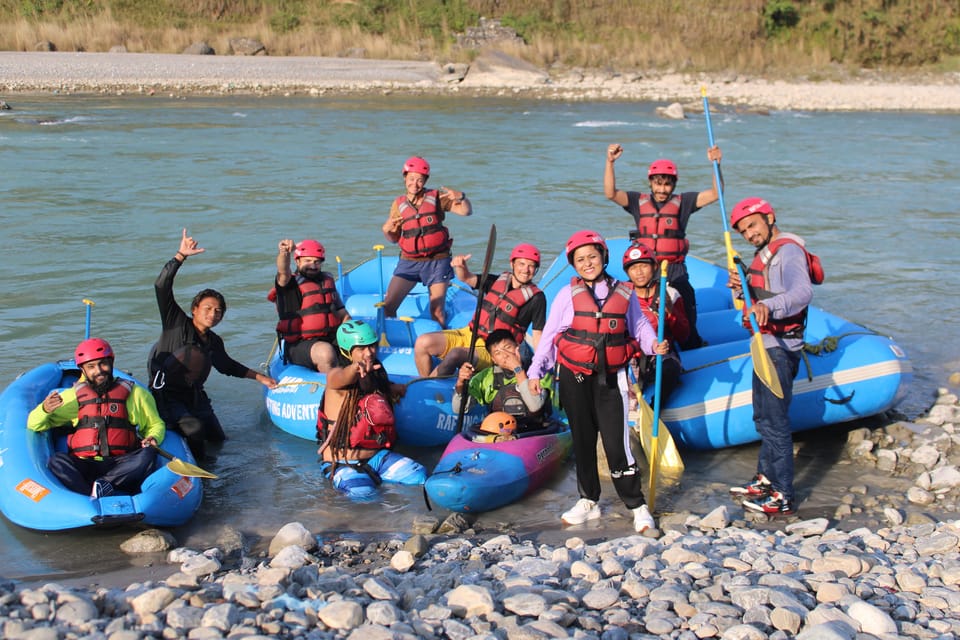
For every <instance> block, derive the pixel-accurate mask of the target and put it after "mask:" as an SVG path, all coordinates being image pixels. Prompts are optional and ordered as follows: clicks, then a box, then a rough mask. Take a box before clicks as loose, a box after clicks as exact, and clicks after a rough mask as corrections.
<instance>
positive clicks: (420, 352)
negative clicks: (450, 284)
mask: <svg viewBox="0 0 960 640" xmlns="http://www.w3.org/2000/svg"><path fill="white" fill-rule="evenodd" d="M469 259H470V256H469V255H460V256H455V257H454V258H453V260H452V262H451V264H452V265H453V269H454V271H455V272H456V274H457V278H459V279H460V281H461V282H463V283H465V284H468V285H470V286H471V287H473V288H474V289H476V290H477V291H479V292H480V294H479V295H483V301H482V302H481V306H480V318H479V322H478V323H477V325H478V326H477V342H476V344H475V346H474V362H473V364H474V365H475V366H476V368H477V371H480V370H481V369H486V368H487V367H489V366H490V365H492V364H493V360H492V359H491V358H490V352H489V351H488V350H487V348H486V346H485V344H484V339H485V338H486V337H487V336H488V334H489V333H490V332H491V331H494V330H496V329H506V330H508V331H510V332H511V333H512V334H513V337H514V341H515V342H518V343H523V340H524V336H525V335H526V332H527V328H528V327H531V328H532V335H531V338H532V341H533V348H534V349H536V348H537V345H538V344H539V343H540V333H541V331H543V325H544V324H546V322H547V298H546V296H545V295H544V294H543V292H542V291H541V290H540V288H539V287H537V285H535V284H533V277H534V276H535V275H536V274H537V270H538V269H539V268H540V250H539V249H537V248H536V247H535V246H533V245H532V244H526V243H521V244H518V245H517V246H515V247H514V248H513V251H511V252H510V271H504V272H503V273H501V274H498V275H495V274H492V273H487V274H475V273H471V272H470V269H469V268H467V260H469ZM472 335H473V321H471V322H470V324H468V325H467V326H465V327H462V328H460V329H447V330H445V331H434V332H432V333H425V334H423V335H421V336H419V337H418V338H417V342H416V344H415V346H414V349H413V357H414V361H415V363H416V365H417V373H419V374H420V375H421V376H428V375H432V376H448V375H452V374H453V373H454V372H455V371H456V370H457V368H458V367H459V366H460V365H461V364H463V362H464V361H466V359H467V354H468V352H469V349H470V338H471V336H472ZM435 357H436V358H440V364H438V365H437V367H436V368H434V367H433V358H435Z"/></svg>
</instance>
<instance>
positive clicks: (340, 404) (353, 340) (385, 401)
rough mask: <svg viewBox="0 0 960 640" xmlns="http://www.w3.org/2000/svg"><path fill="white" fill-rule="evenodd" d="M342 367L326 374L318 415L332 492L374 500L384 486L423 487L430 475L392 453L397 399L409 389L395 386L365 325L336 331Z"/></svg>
mask: <svg viewBox="0 0 960 640" xmlns="http://www.w3.org/2000/svg"><path fill="white" fill-rule="evenodd" d="M337 344H338V345H339V347H340V353H341V355H342V356H343V357H342V358H341V363H340V366H338V367H334V368H333V369H331V370H330V371H328V372H327V385H326V390H325V391H324V394H323V397H322V398H321V399H320V410H319V412H318V415H317V443H318V444H319V445H320V448H319V450H318V451H317V453H318V454H319V455H320V456H321V458H322V462H321V464H322V470H323V473H324V475H325V476H326V477H329V478H332V479H333V486H334V487H336V488H337V489H339V490H340V491H343V492H344V493H346V494H347V495H348V496H350V497H351V498H358V499H364V498H369V497H371V496H373V495H374V494H375V492H376V487H377V485H379V484H380V483H381V482H395V483H398V484H423V483H424V482H425V481H426V479H427V470H426V469H425V468H424V466H423V465H421V464H420V463H419V462H415V461H414V460H411V459H410V458H407V457H405V456H402V455H400V454H399V453H395V452H393V451H392V450H391V449H392V447H393V445H394V444H395V443H396V440H397V431H396V427H395V425H394V412H393V403H394V399H395V398H398V397H400V396H402V395H403V393H404V391H405V387H404V386H403V385H399V384H393V383H391V382H390V379H389V378H388V376H387V372H386V370H384V368H383V365H382V364H381V363H380V361H379V360H378V359H377V334H376V331H375V330H374V329H373V327H371V326H370V325H368V324H366V323H365V322H363V321H361V320H349V321H347V322H344V323H343V324H341V325H340V327H339V328H338V329H337Z"/></svg>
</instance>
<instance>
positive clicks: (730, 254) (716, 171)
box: [700, 87, 743, 309]
mask: <svg viewBox="0 0 960 640" xmlns="http://www.w3.org/2000/svg"><path fill="white" fill-rule="evenodd" d="M700 95H701V96H703V115H704V118H705V119H706V121H707V139H708V140H709V141H710V146H711V147H714V146H716V143H715V142H714V140H713V125H712V124H711V123H710V102H709V101H708V100H707V88H706V87H700ZM713 179H714V180H715V181H716V183H717V193H718V194H719V196H720V219H721V220H722V221H723V244H724V245H725V246H726V248H727V270H728V271H733V259H734V257H735V256H736V255H737V252H736V251H734V250H733V241H732V240H731V239H730V225H729V224H728V223H727V209H726V207H725V206H724V204H723V180H722V179H721V178H720V163H719V162H717V161H716V160H714V161H713ZM730 295H732V296H733V306H734V307H735V308H737V309H743V300H741V299H740V298H738V297H737V295H736V294H735V293H733V292H732V291H731V293H730Z"/></svg>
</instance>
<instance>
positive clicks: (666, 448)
mask: <svg viewBox="0 0 960 640" xmlns="http://www.w3.org/2000/svg"><path fill="white" fill-rule="evenodd" d="M637 403H638V407H637V408H638V409H639V410H640V420H639V425H638V427H639V428H638V429H637V434H638V435H639V436H640V444H641V446H643V452H644V453H645V454H646V456H647V463H649V465H650V466H651V467H652V466H653V454H654V451H656V454H657V459H658V460H659V461H660V465H661V466H663V467H664V469H665V470H666V471H668V472H669V473H671V475H679V474H681V473H683V469H684V467H683V459H682V458H681V457H680V451H678V450H677V445H676V443H675V442H674V441H673V436H672V435H671V434H670V430H669V429H667V425H665V424H663V421H662V420H661V421H660V425H659V429H658V430H657V440H658V442H657V449H654V448H653V409H652V408H651V407H650V405H649V404H648V403H647V401H646V399H645V398H644V397H643V396H641V395H640V394H639V393H638V394H637Z"/></svg>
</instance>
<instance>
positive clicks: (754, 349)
mask: <svg viewBox="0 0 960 640" xmlns="http://www.w3.org/2000/svg"><path fill="white" fill-rule="evenodd" d="M733 262H734V265H735V266H736V268H737V274H738V275H739V276H740V289H741V290H742V291H743V304H745V305H747V309H749V308H750V307H752V306H753V303H752V302H751V300H750V291H749V289H750V287H749V286H747V278H746V275H745V273H744V268H743V260H741V259H740V257H739V256H737V257H735V258H734V259H733ZM747 317H748V318H750V327H751V328H752V329H753V335H752V336H750V355H751V356H752V357H753V372H754V373H756V374H757V377H758V378H760V382H762V383H763V386H765V387H766V388H767V389H770V392H771V393H773V395H775V396H777V397H778V398H783V387H781V386H780V378H779V376H777V370H776V369H774V368H773V362H771V361H770V354H769V353H767V349H766V347H764V346H763V334H761V333H760V325H758V324H757V319H756V317H755V316H754V315H753V314H752V313H751V314H749V315H748V316H747Z"/></svg>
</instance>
